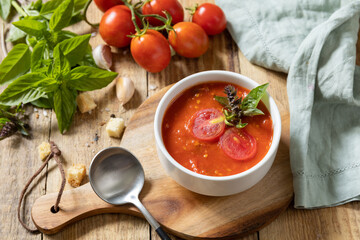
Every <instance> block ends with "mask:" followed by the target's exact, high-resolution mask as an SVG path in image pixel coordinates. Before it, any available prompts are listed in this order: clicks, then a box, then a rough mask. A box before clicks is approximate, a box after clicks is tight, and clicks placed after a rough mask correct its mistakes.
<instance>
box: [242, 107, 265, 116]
mask: <svg viewBox="0 0 360 240" xmlns="http://www.w3.org/2000/svg"><path fill="white" fill-rule="evenodd" d="M243 114H244V116H255V115H264V113H263V112H262V111H261V110H260V109H257V108H249V109H246V110H244V111H243Z"/></svg>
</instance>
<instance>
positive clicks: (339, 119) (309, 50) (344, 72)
mask: <svg viewBox="0 0 360 240" xmlns="http://www.w3.org/2000/svg"><path fill="white" fill-rule="evenodd" d="M216 3H217V4H218V5H219V6H220V7H221V8H222V9H223V10H224V12H225V15H226V16H227V19H228V29H229V31H230V33H231V34H232V36H233V38H234V40H235V41H236V42H237V44H238V46H239V48H240V49H241V51H242V52H243V53H244V55H245V56H246V57H247V58H248V59H249V60H250V61H251V62H253V63H255V64H258V65H261V66H264V67H267V68H270V69H273V70H278V71H283V72H289V74H288V79H287V83H288V86H287V88H288V96H289V104H290V118H291V119H290V161H291V169H292V173H293V177H294V181H293V183H294V192H295V207H296V208H319V207H329V206H336V205H340V204H343V203H346V202H350V201H355V200H360V147H359V146H360V69H359V67H358V66H356V65H355V60H356V41H357V34H358V30H359V18H360V1H353V2H351V1H335V0H328V1H325V0H324V1H316V3H315V1H313V2H312V3H310V1H286V0H277V1H262V0H252V1H232V0H218V1H216ZM270 84H271V83H270Z"/></svg>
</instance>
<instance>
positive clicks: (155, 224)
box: [131, 197, 171, 240]
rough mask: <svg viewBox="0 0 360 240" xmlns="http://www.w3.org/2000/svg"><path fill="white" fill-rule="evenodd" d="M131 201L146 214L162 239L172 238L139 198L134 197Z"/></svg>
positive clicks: (168, 239) (146, 217)
mask: <svg viewBox="0 0 360 240" xmlns="http://www.w3.org/2000/svg"><path fill="white" fill-rule="evenodd" d="M131 200H132V201H131V203H132V204H134V205H135V207H137V208H138V209H139V210H140V212H141V213H142V214H143V215H144V217H145V219H146V220H147V221H148V222H149V223H150V225H151V226H152V227H153V228H154V229H155V231H156V233H157V234H158V235H159V237H160V238H161V239H162V240H171V239H170V237H169V236H168V235H167V234H166V232H165V231H164V230H163V229H162V228H161V226H160V224H159V223H158V222H157V221H156V220H155V218H154V217H153V216H151V214H150V213H149V211H148V210H147V209H146V208H145V207H144V205H143V204H142V203H141V202H140V200H139V198H137V197H133V198H132V199H131Z"/></svg>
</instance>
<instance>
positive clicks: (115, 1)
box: [94, 0, 124, 12]
mask: <svg viewBox="0 0 360 240" xmlns="http://www.w3.org/2000/svg"><path fill="white" fill-rule="evenodd" d="M94 2H95V4H96V6H97V7H98V8H99V9H100V10H101V11H103V12H105V11H106V10H108V9H110V8H112V7H114V6H116V5H122V4H124V3H123V1H121V0H94Z"/></svg>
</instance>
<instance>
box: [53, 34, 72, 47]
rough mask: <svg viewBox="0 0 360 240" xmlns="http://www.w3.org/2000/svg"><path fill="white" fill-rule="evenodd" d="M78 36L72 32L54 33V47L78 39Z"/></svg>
mask: <svg viewBox="0 0 360 240" xmlns="http://www.w3.org/2000/svg"><path fill="white" fill-rule="evenodd" d="M77 36H78V35H77V34H76V33H73V32H70V31H59V32H53V33H52V38H53V43H54V45H57V44H58V43H61V42H62V41H64V40H67V39H70V38H73V37H77Z"/></svg>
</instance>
